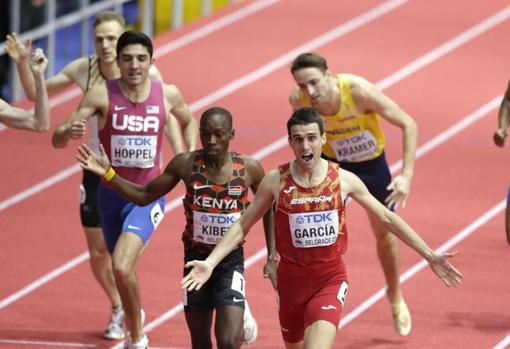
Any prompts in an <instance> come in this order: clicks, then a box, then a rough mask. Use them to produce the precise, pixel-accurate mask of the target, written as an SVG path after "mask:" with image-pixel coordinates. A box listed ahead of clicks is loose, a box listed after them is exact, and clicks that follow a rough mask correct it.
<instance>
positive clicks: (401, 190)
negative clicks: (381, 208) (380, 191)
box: [384, 175, 411, 208]
mask: <svg viewBox="0 0 510 349" xmlns="http://www.w3.org/2000/svg"><path fill="white" fill-rule="evenodd" d="M410 186H411V181H410V179H408V178H407V177H406V176H403V175H398V176H396V177H395V178H394V179H393V181H391V183H390V185H388V187H387V189H388V190H391V191H392V192H391V194H390V195H388V197H387V198H386V200H384V202H385V203H386V206H387V207H389V208H392V207H393V206H395V208H397V207H399V206H402V207H406V202H407V197H408V196H409V188H410Z"/></svg>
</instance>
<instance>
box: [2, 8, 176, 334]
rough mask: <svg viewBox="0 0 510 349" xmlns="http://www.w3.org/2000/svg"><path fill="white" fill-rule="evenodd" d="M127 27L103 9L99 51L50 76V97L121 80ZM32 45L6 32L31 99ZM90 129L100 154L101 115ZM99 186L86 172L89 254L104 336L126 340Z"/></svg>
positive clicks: (169, 128)
mask: <svg viewBox="0 0 510 349" xmlns="http://www.w3.org/2000/svg"><path fill="white" fill-rule="evenodd" d="M125 25H126V23H125V20H124V17H123V16H122V14H120V13H117V12H109V11H106V12H101V13H99V14H98V15H97V17H96V18H95V21H94V48H95V52H96V54H95V55H91V56H87V57H81V58H78V59H76V60H74V61H72V62H71V63H69V64H67V65H66V66H65V67H64V69H62V71H61V72H59V73H58V74H56V75H54V76H52V77H50V78H48V79H47V80H46V87H47V89H48V94H49V95H50V96H52V95H54V94H57V93H58V92H60V91H62V90H64V89H65V88H67V87H69V86H71V85H73V84H76V85H77V86H78V87H79V88H80V89H81V90H82V92H83V93H86V92H87V91H88V90H89V89H91V88H92V87H93V86H95V85H104V83H105V81H106V80H109V79H114V78H118V77H119V76H120V71H119V67H118V66H117V62H116V61H115V57H116V53H115V48H116V46H117V40H118V38H119V36H120V35H121V34H122V33H123V32H124V31H125V30H126V29H125ZM30 48H31V42H30V40H28V41H27V42H26V43H25V44H23V43H22V42H21V41H20V40H19V38H18V36H17V35H16V34H15V33H13V34H11V35H8V36H7V41H6V50H7V52H8V53H9V55H10V56H11V58H12V59H13V60H14V61H15V62H16V65H17V68H18V72H19V76H20V79H21V83H22V85H23V88H24V89H25V92H26V94H27V96H28V98H29V99H31V100H33V98H34V84H33V79H32V78H31V73H30V71H29V69H28V65H27V58H28V53H29V52H30ZM149 76H150V77H151V78H152V79H158V80H162V79H161V75H160V74H159V72H158V70H157V68H156V67H155V66H154V65H153V66H151V69H150V70H149ZM169 121H170V122H169V123H168V124H167V125H166V127H165V135H166V137H167V139H168V141H169V143H170V145H171V146H172V149H173V151H174V153H176V154H177V153H180V152H182V151H184V150H185V148H184V146H183V142H182V137H181V135H180V132H179V128H180V127H179V125H178V123H177V120H176V119H175V118H174V117H170V118H169ZM87 127H88V135H87V137H88V139H87V144H88V145H89V147H91V148H92V149H94V151H96V152H99V138H98V137H99V136H98V130H97V119H96V118H95V117H92V118H90V119H89V121H88V123H87ZM53 145H54V146H55V147H56V148H62V147H63V146H64V144H62V143H61V142H60V141H59V139H58V137H54V138H53ZM98 185H99V177H97V176H96V175H94V174H92V173H90V172H87V171H83V175H82V182H81V185H80V218H81V224H82V226H83V230H84V231H85V237H86V239H87V246H88V249H89V252H90V266H91V269H92V272H93V274H94V277H95V278H96V280H97V281H98V283H99V285H100V286H101V288H102V289H103V290H104V291H105V293H106V295H107V296H108V298H109V300H110V303H111V308H112V310H111V317H110V321H109V323H108V325H107V327H106V329H105V330H104V333H103V336H104V338H107V339H122V338H124V330H123V328H122V323H123V321H124V311H123V310H122V304H121V300H120V296H119V292H118V290H117V286H116V285H115V280H114V277H113V271H112V262H111V257H110V254H109V253H108V250H107V248H106V244H105V241H104V237H103V232H102V229H101V221H100V218H99V208H98V204H97V187H98Z"/></svg>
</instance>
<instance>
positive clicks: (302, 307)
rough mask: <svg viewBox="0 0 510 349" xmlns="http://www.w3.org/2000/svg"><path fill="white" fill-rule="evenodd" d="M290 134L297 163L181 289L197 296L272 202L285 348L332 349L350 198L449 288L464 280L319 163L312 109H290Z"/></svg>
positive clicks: (347, 175)
mask: <svg viewBox="0 0 510 349" xmlns="http://www.w3.org/2000/svg"><path fill="white" fill-rule="evenodd" d="M287 131H288V135H289V145H290V147H291V148H292V150H293V152H294V155H295V159H294V160H293V161H291V162H290V163H288V164H285V165H283V166H280V167H279V168H278V169H276V170H272V171H270V172H269V173H268V174H267V175H266V176H265V177H264V179H263V180H262V182H261V184H260V186H259V188H258V190H257V193H256V195H255V198H254V199H253V202H252V204H251V205H250V206H249V207H248V209H247V210H246V211H245V213H244V214H243V215H242V216H241V218H239V220H238V221H236V223H234V224H233V225H232V226H231V227H230V229H229V230H228V232H227V233H226V234H225V235H224V237H223V239H222V240H221V241H220V242H219V243H218V244H217V245H216V247H215V248H214V250H213V251H212V252H211V253H210V254H209V256H208V257H207V258H206V260H205V261H191V262H188V263H187V264H186V266H187V267H191V268H192V270H191V271H190V272H189V273H188V275H187V276H185V277H184V278H183V280H182V282H181V285H182V287H183V288H185V289H187V290H188V291H190V290H195V289H198V290H200V289H201V288H202V286H203V285H204V283H205V282H206V281H207V280H208V278H209V277H210V275H211V272H212V271H213V269H214V268H215V267H216V266H217V265H218V263H219V262H220V261H221V260H222V259H223V258H224V257H225V256H226V255H227V254H228V253H230V251H232V250H234V249H235V248H237V246H238V245H239V244H240V243H242V242H243V241H244V238H245V236H246V234H247V233H248V231H249V229H250V228H251V227H252V226H253V224H254V223H255V222H256V221H257V220H259V219H260V217H262V215H263V214H264V213H265V212H266V210H268V209H270V208H271V206H272V205H273V202H274V203H275V241H276V252H278V254H279V255H280V257H281V260H280V262H279V264H278V269H277V279H276V280H274V282H275V283H276V285H277V288H276V289H277V292H278V297H279V317H280V326H281V331H282V337H283V339H284V341H285V347H286V348H293V349H294V348H331V347H332V346H333V342H334V340H335V336H336V333H337V328H338V324H339V322H340V314H341V311H342V307H343V303H344V300H345V296H346V291H347V273H346V268H345V265H344V263H343V261H342V255H343V253H344V252H345V250H346V247H347V228H346V227H345V211H344V205H343V203H344V202H345V200H346V199H347V198H348V197H351V198H352V199H354V200H355V201H357V202H358V203H359V204H360V205H362V206H363V207H364V208H365V209H366V210H367V211H368V212H370V213H371V214H372V215H374V217H377V218H378V219H379V220H380V222H381V224H384V225H385V227H386V228H387V229H388V230H389V231H391V232H392V233H394V234H395V235H397V236H398V237H399V238H400V239H401V240H402V241H403V242H404V243H406V244H407V245H408V246H410V247H411V248H413V249H414V250H415V251H417V252H418V253H419V254H420V255H421V256H423V257H424V258H425V259H426V260H427V261H428V262H429V264H430V266H431V268H432V270H433V271H434V273H435V274H436V275H437V276H438V277H439V278H441V279H442V280H443V282H444V283H445V284H446V285H447V286H454V287H455V286H457V285H458V284H459V283H460V281H461V278H462V274H461V273H460V272H459V271H458V270H457V269H455V268H454V267H453V266H452V265H451V264H450V263H449V261H448V259H449V258H450V257H453V256H454V255H455V254H456V253H455V252H454V253H449V252H446V253H436V252H434V251H433V250H432V249H431V248H430V247H429V246H428V245H427V244H426V243H425V242H424V241H423V240H422V238H421V237H420V236H419V235H418V234H417V233H416V232H415V231H414V230H413V229H412V228H411V227H410V226H409V225H407V223H405V222H404V221H403V220H402V219H401V218H400V217H399V216H397V215H396V214H395V213H393V212H392V211H390V210H389V209H388V208H386V207H385V206H384V205H382V204H381V203H380V202H379V201H378V200H377V199H375V198H374V197H373V196H372V195H371V194H370V193H369V191H368V190H367V188H366V186H365V185H364V184H363V182H362V181H361V180H360V179H359V178H358V177H357V176H356V175H354V174H353V173H351V172H348V171H345V170H342V169H341V168H339V166H338V165H337V164H335V163H333V162H330V161H327V160H325V159H323V158H321V152H322V146H323V145H324V144H325V143H326V135H325V133H324V130H323V124H322V119H321V117H320V115H319V114H318V113H317V112H316V111H315V110H314V109H312V108H302V109H298V110H297V111H295V112H294V113H293V114H292V116H291V118H290V119H289V120H288V122H287ZM269 252H270V255H271V254H274V251H271V250H270V251H269ZM296 285H299V287H296Z"/></svg>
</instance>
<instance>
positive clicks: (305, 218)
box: [296, 211, 336, 224]
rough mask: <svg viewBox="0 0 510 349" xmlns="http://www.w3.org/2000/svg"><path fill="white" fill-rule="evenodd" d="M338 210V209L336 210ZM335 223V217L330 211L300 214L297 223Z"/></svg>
mask: <svg viewBox="0 0 510 349" xmlns="http://www.w3.org/2000/svg"><path fill="white" fill-rule="evenodd" d="M334 212H336V211H334ZM322 222H325V223H333V218H332V217H331V212H328V213H323V212H321V213H312V214H306V215H299V216H297V218H296V223H297V224H306V223H322Z"/></svg>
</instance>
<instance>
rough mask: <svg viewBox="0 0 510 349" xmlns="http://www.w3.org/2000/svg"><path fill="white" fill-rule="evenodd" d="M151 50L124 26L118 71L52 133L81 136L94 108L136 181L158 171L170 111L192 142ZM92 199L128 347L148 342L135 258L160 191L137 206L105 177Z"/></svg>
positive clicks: (112, 149)
mask: <svg viewBox="0 0 510 349" xmlns="http://www.w3.org/2000/svg"><path fill="white" fill-rule="evenodd" d="M152 53H153V47H152V42H151V40H150V38H149V37H147V35H145V34H143V33H139V32H135V31H127V32H124V33H123V34H122V35H121V36H120V37H119V39H118V41H117V64H118V65H119V69H120V75H121V76H120V78H119V79H113V80H109V81H108V82H107V84H101V85H96V86H94V87H93V88H91V89H90V90H89V91H88V92H87V93H86V94H85V96H84V97H83V99H82V101H81V103H80V107H79V108H78V110H77V111H76V112H74V113H73V114H72V115H71V116H70V117H69V118H68V120H67V121H66V122H65V123H64V124H62V125H61V126H60V127H59V128H57V130H56V131H55V134H54V138H58V140H59V142H61V143H62V144H66V143H67V142H68V140H69V139H77V138H80V137H82V136H83V134H84V129H85V123H86V122H87V120H88V119H89V118H90V117H92V116H93V115H96V116H97V121H98V128H99V137H100V141H101V143H103V144H104V145H105V147H106V151H107V154H108V155H109V156H110V157H111V158H112V166H113V167H114V168H115V169H116V170H117V171H118V172H119V173H121V174H122V175H123V176H125V177H126V178H127V179H129V180H131V181H133V182H135V183H138V184H147V183H148V182H150V181H151V180H152V179H154V178H156V177H157V176H158V175H159V174H160V172H161V168H160V158H161V157H160V155H161V154H160V149H161V141H162V135H163V129H164V127H165V123H166V121H167V120H168V118H169V117H170V116H171V115H172V114H173V115H175V117H177V118H178V119H179V122H180V124H181V125H182V128H183V134H184V139H185V141H186V143H187V144H188V147H189V148H190V149H194V148H195V145H196V138H197V135H198V130H197V125H196V121H195V119H194V118H193V115H191V113H190V112H189V111H188V107H187V106H186V104H185V102H184V100H183V98H182V95H181V93H180V91H179V90H178V88H177V87H176V86H174V85H165V84H163V83H161V82H160V81H157V80H151V79H149V69H150V67H151V65H152V63H153V58H152ZM98 203H99V211H100V216H101V225H102V227H103V233H104V236H105V240H106V245H107V247H108V250H109V252H110V253H111V254H112V262H113V272H114V277H115V282H116V284H117V288H118V290H119V294H120V297H121V300H122V306H123V308H124V312H125V320H126V327H127V329H128V331H130V336H129V337H128V346H129V347H130V348H147V347H148V339H147V336H145V334H144V332H143V327H142V314H141V307H140V294H139V287H138V281H137V277H136V273H135V265H136V261H137V258H138V256H139V255H140V252H141V251H142V248H143V246H144V245H145V243H146V242H147V240H148V239H149V237H150V236H151V234H152V232H153V231H154V230H155V229H156V227H157V225H158V224H159V222H160V221H161V219H162V218H163V211H164V197H162V198H158V199H157V200H155V201H153V202H152V203H151V204H149V205H147V206H144V207H140V206H137V205H135V204H133V203H131V202H129V201H127V200H124V199H123V198H121V197H120V196H119V195H118V194H117V193H116V192H115V191H114V190H113V189H111V187H110V185H109V183H108V182H107V181H103V182H102V183H101V184H100V185H99V189H98Z"/></svg>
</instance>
